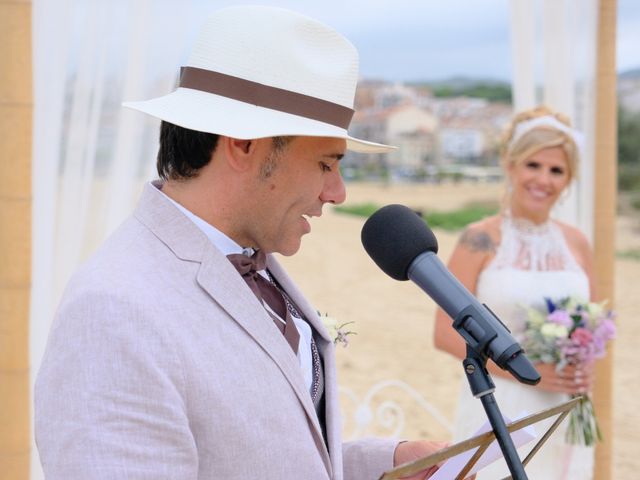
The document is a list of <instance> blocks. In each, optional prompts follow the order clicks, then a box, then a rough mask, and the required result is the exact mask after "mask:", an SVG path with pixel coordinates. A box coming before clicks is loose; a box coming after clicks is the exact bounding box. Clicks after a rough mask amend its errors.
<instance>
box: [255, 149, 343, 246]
mask: <svg viewBox="0 0 640 480" xmlns="http://www.w3.org/2000/svg"><path fill="white" fill-rule="evenodd" d="M345 149H346V141H345V140H343V139H337V138H329V137H293V138H292V139H291V140H290V141H289V142H288V143H287V144H286V145H285V146H284V147H282V148H280V149H275V150H273V149H270V150H269V152H268V153H267V154H266V155H265V156H264V160H263V161H262V163H261V165H260V166H259V171H258V172H257V174H256V180H255V185H254V186H253V189H252V190H253V192H252V194H251V195H252V196H253V200H254V202H253V203H254V207H253V209H252V212H251V218H250V219H249V221H248V222H246V223H245V229H246V233H247V237H248V240H249V241H250V242H251V245H252V246H256V247H259V248H261V249H262V250H264V251H265V252H267V253H271V252H278V253H280V254H282V255H287V256H289V255H293V254H294V253H296V252H297V251H298V250H299V248H300V242H301V239H302V235H304V234H306V233H309V232H310V231H311V225H310V223H309V218H310V217H319V216H320V215H321V214H322V207H323V205H324V204H325V203H334V204H339V203H342V202H344V200H345V198H346V192H345V186H344V182H343V181H342V176H341V175H340V170H339V168H338V166H339V165H338V163H339V161H340V159H341V158H342V156H343V155H344V151H345Z"/></svg>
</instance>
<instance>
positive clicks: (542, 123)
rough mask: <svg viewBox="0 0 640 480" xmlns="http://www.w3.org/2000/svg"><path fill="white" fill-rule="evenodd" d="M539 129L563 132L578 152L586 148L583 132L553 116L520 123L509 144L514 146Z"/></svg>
mask: <svg viewBox="0 0 640 480" xmlns="http://www.w3.org/2000/svg"><path fill="white" fill-rule="evenodd" d="M538 127H551V128H553V129H555V130H560V131H561V132H563V133H565V134H566V135H568V136H569V137H570V138H571V139H572V140H573V141H574V143H575V144H576V146H577V147H578V152H579V153H581V152H582V150H583V146H584V135H583V134H582V132H579V131H578V130H575V129H573V128H571V127H568V126H566V125H565V124H564V123H562V122H561V121H559V120H558V119H557V118H556V117H553V116H551V115H545V116H543V117H536V118H532V119H531V120H525V121H524V122H520V123H518V124H517V125H516V128H515V129H514V131H513V138H512V139H511V141H510V142H509V143H511V144H513V143H515V142H517V141H518V140H520V139H521V138H522V137H523V136H524V135H525V134H526V133H529V132H530V131H531V130H533V129H535V128H538Z"/></svg>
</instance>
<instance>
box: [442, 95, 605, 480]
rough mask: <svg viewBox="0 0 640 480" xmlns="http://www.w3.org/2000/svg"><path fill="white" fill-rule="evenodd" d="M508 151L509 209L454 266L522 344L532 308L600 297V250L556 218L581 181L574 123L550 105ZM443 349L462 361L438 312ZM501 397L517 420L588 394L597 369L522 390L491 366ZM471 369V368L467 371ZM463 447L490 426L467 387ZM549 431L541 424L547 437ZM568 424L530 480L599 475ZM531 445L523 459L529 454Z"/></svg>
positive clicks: (465, 245) (535, 463) (546, 375)
mask: <svg viewBox="0 0 640 480" xmlns="http://www.w3.org/2000/svg"><path fill="white" fill-rule="evenodd" d="M505 137H506V142H505V147H504V151H503V157H502V159H503V167H504V169H505V173H506V177H507V194H506V196H505V201H504V204H503V209H502V212H501V213H499V214H498V215H495V216H492V217H489V218H486V219H484V220H482V221H480V222H478V223H475V224H473V225H470V226H469V227H468V228H467V230H466V231H465V232H464V234H463V235H462V237H461V238H460V241H459V242H458V245H457V246H456V248H455V250H454V252H453V254H452V256H451V259H450V261H449V269H450V270H451V272H452V273H453V274H454V275H456V277H458V279H459V280H460V281H461V282H462V283H463V284H464V285H465V286H466V287H467V288H468V289H469V290H470V291H471V292H473V293H475V294H476V296H477V297H478V299H479V300H480V302H482V303H485V304H486V305H487V306H489V307H490V308H491V310H493V312H494V313H495V314H496V315H497V316H498V318H500V319H501V320H502V321H503V322H504V323H505V324H506V325H507V327H508V328H509V329H510V330H511V332H512V333H513V335H514V336H515V337H516V338H517V337H518V334H519V333H520V332H522V330H523V328H524V326H525V314H524V307H530V306H539V307H542V306H543V304H544V297H550V298H554V299H559V298H562V297H566V296H568V295H571V296H574V297H577V298H580V299H582V300H585V301H588V300H591V299H592V298H593V279H592V275H591V271H592V268H591V264H592V252H591V248H590V246H589V244H588V242H587V240H586V238H585V236H584V235H583V234H582V233H581V232H580V231H578V230H577V229H576V228H574V227H571V226H569V225H566V224H563V223H560V222H558V221H555V220H552V219H551V218H550V216H549V215H550V212H551V209H552V207H553V205H554V204H555V203H556V201H557V200H558V199H559V198H560V196H561V194H562V192H563V191H564V190H565V189H566V188H567V187H568V186H569V184H570V183H571V180H572V179H573V178H574V177H575V174H576V167H577V161H578V147H577V145H576V144H577V142H578V140H577V137H578V134H577V132H575V131H574V130H572V129H571V128H570V126H569V122H568V120H567V119H566V118H565V117H564V116H562V115H560V114H557V113H554V112H552V111H551V110H549V109H547V108H545V107H538V108H536V109H534V110H530V111H526V112H522V113H520V114H519V115H517V116H516V117H515V118H514V120H513V121H512V123H511V126H510V128H509V129H508V131H507V133H506V135H505ZM434 339H435V344H436V347H437V348H439V349H441V350H444V351H446V352H448V353H451V354H452V355H454V356H456V357H458V358H460V359H462V358H464V356H465V345H464V342H463V341H462V338H461V337H460V336H459V335H458V333H457V332H455V330H454V329H453V328H452V327H451V319H450V318H449V317H448V316H447V315H446V314H445V313H444V312H443V311H441V310H440V311H439V312H438V314H437V318H436V327H435V335H434ZM488 368H489V372H490V373H491V376H492V378H493V381H494V383H495V385H496V390H495V393H494V395H495V398H496V401H497V403H498V406H499V407H500V410H501V412H502V413H503V415H505V416H507V417H509V418H516V417H519V416H521V415H522V414H523V413H527V414H530V413H536V412H538V411H540V410H543V409H545V408H548V407H551V406H555V405H558V404H560V403H562V402H564V401H566V400H567V399H568V398H569V395H570V394H573V393H581V392H586V391H589V390H590V388H591V384H592V380H593V365H591V364H589V365H577V366H571V367H566V368H565V369H563V370H562V371H561V372H556V371H555V366H553V365H550V364H543V363H537V364H536V368H537V370H538V372H540V374H541V376H542V379H541V381H540V383H539V384H538V385H536V386H529V385H523V384H521V383H518V382H517V381H516V380H514V379H513V377H512V376H511V375H510V374H509V373H508V372H505V371H503V370H501V369H499V368H498V367H496V366H495V365H494V364H493V363H492V362H491V361H489V364H488ZM461 369H462V366H461ZM462 382H463V384H462V385H461V392H460V400H459V404H458V413H457V417H456V424H455V425H456V431H455V440H461V439H464V438H468V437H469V436H471V435H472V434H473V433H474V432H475V431H476V430H477V429H478V428H479V427H480V426H481V425H482V424H483V423H485V421H486V418H487V417H486V414H485V412H484V409H483V407H482V403H481V401H480V400H479V399H476V398H474V397H473V396H472V395H471V394H470V393H469V385H468V382H467V380H466V378H463V380H462ZM552 421H553V419H551V420H549V421H547V424H546V425H545V424H538V426H537V427H536V430H537V431H538V432H540V431H544V430H546V427H548V426H549V425H550V423H552ZM565 428H566V420H565V422H563V423H562V424H561V425H560V427H559V428H558V430H556V431H555V433H554V434H553V435H552V437H551V438H550V439H549V440H547V442H546V443H545V444H544V446H543V447H542V449H541V450H540V451H539V452H538V453H537V454H536V456H535V458H534V459H533V460H532V461H531V462H530V463H529V464H528V465H527V467H526V468H525V471H526V472H527V475H528V477H529V479H531V480H565V479H571V480H583V479H585V480H589V479H591V478H592V477H593V448H587V447H582V446H575V445H569V444H567V443H565V440H564V438H565ZM530 448H531V446H529V447H528V448H527V447H526V446H525V447H523V448H522V449H521V450H520V452H521V457H522V458H524V457H523V455H522V452H524V453H527V452H528V451H529V450H530ZM508 475H509V471H508V469H507V467H506V464H505V463H504V461H500V462H496V463H495V464H494V465H492V466H490V467H488V468H486V469H485V470H483V471H482V472H480V473H479V474H478V476H477V479H478V480H484V479H486V480H496V479H500V478H504V477H506V476H508Z"/></svg>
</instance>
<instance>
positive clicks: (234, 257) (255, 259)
mask: <svg viewBox="0 0 640 480" xmlns="http://www.w3.org/2000/svg"><path fill="white" fill-rule="evenodd" d="M227 258H228V259H229V261H230V262H231V263H232V265H233V266H234V267H236V270H238V273H240V275H242V278H244V280H245V281H246V282H247V285H248V286H249V288H250V289H251V291H252V292H253V293H254V294H255V296H256V297H258V299H259V300H262V301H264V302H265V303H266V304H267V305H269V307H270V308H271V309H272V310H273V311H274V312H276V313H277V314H278V316H279V317H280V319H283V320H284V321H285V323H284V324H283V323H282V321H281V320H280V319H279V318H275V317H274V315H273V314H272V313H271V312H269V310H267V313H268V314H269V315H270V316H271V317H272V318H273V322H274V323H275V324H276V326H277V327H278V329H279V330H280V331H281V332H282V334H283V335H284V338H285V339H286V340H287V342H288V343H289V345H290V346H291V348H292V349H293V352H294V353H296V354H297V353H298V341H299V339H300V334H299V333H298V329H297V328H296V325H295V323H294V321H293V318H292V317H291V313H289V309H288V308H287V304H286V302H285V299H284V297H283V296H282V293H281V292H280V290H279V289H278V287H276V286H275V285H273V284H272V283H271V282H269V280H267V279H266V278H264V277H263V276H262V275H260V274H259V273H258V272H259V271H260V270H264V269H265V267H266V265H267V257H266V255H265V254H264V252H262V251H261V250H258V251H256V252H255V253H254V254H253V256H251V257H248V256H246V255H243V254H242V253H233V254H231V255H227Z"/></svg>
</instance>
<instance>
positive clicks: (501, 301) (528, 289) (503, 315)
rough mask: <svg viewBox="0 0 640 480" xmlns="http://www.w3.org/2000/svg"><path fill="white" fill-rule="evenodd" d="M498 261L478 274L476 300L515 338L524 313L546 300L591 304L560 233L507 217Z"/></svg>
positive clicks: (586, 285) (557, 229)
mask: <svg viewBox="0 0 640 480" xmlns="http://www.w3.org/2000/svg"><path fill="white" fill-rule="evenodd" d="M501 233H502V237H501V241H500V245H498V249H497V252H496V256H495V257H494V258H493V260H492V261H491V262H490V263H489V265H488V266H487V267H486V268H485V269H484V270H483V271H482V272H481V273H480V276H479V277H478V282H477V285H476V296H477V297H478V299H479V300H480V301H481V302H482V303H485V304H487V305H488V306H489V307H490V308H491V310H493V311H494V312H495V314H496V315H497V316H498V317H499V318H500V320H502V321H503V322H504V323H505V324H506V325H507V326H508V327H509V328H510V329H511V330H512V331H513V332H514V333H516V334H517V333H518V332H519V331H521V330H522V328H523V327H524V322H525V320H526V315H525V314H524V308H523V307H529V306H532V307H541V306H542V305H543V304H544V298H545V297H550V298H562V297H566V296H575V297H577V298H580V299H584V300H588V299H589V280H588V278H587V275H586V274H585V272H584V270H582V268H581V267H580V265H578V262H577V261H576V259H575V258H574V256H573V254H572V253H571V251H570V250H569V246H568V245H567V241H566V239H565V237H564V235H563V233H562V231H561V230H560V227H559V226H558V225H557V224H556V223H554V222H552V221H549V222H546V223H544V224H542V225H535V224H533V223H531V222H529V221H527V220H522V219H514V218H512V217H510V216H508V215H505V216H504V217H503V219H502V224H501Z"/></svg>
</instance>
